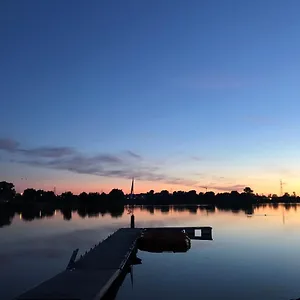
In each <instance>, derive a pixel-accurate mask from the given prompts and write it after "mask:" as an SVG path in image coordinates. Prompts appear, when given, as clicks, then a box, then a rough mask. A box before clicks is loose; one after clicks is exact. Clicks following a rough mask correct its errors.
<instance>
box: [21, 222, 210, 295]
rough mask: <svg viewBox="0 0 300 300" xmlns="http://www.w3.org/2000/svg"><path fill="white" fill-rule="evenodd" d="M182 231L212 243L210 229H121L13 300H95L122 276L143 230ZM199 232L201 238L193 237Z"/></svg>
mask: <svg viewBox="0 0 300 300" xmlns="http://www.w3.org/2000/svg"><path fill="white" fill-rule="evenodd" d="M145 229H146V230H151V229H154V230H157V229H158V230H160V229H161V230H162V229H164V230H172V231H174V230H183V229H184V230H185V232H186V233H187V234H188V236H189V237H190V238H191V239H200V240H212V228H211V227H161V228H121V229H119V230H117V231H116V232H115V233H114V234H112V235H111V236H109V237H108V238H107V239H106V240H104V241H103V242H101V243H99V244H98V245H95V247H94V248H91V250H90V251H89V252H87V253H86V254H85V255H84V256H82V257H80V258H79V259H78V260H75V257H76V254H77V252H78V249H76V250H75V251H74V253H73V255H72V257H71V259H70V262H69V264H68V266H67V269H66V270H65V271H63V272H61V273H59V274H58V275H56V276H54V277H53V278H51V279H49V280H47V281H45V282H43V283H41V284H40V285H38V286H36V287H35V288H33V289H31V290H29V291H28V292H25V293H24V294H22V295H21V296H19V297H17V298H16V300H99V299H101V298H103V296H104V295H105V294H106V293H107V291H108V290H109V288H110V287H111V286H112V284H113V283H114V282H115V281H116V279H117V278H118V277H119V276H120V275H121V274H122V273H123V271H124V268H125V266H126V264H127V262H128V259H129V258H130V256H131V254H132V253H133V252H134V253H135V250H136V241H137V239H138V237H139V236H140V235H141V233H142V231H143V230H145ZM197 231H201V235H198V234H196V233H197Z"/></svg>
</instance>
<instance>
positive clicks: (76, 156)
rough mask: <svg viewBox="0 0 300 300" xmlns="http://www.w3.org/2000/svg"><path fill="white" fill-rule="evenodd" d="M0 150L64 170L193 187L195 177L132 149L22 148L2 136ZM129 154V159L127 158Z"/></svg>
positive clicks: (15, 158) (16, 158)
mask: <svg viewBox="0 0 300 300" xmlns="http://www.w3.org/2000/svg"><path fill="white" fill-rule="evenodd" d="M0 141H2V142H1V143H0V150H2V151H5V152H8V153H12V152H13V155H14V156H13V159H10V161H12V162H16V163H22V164H26V165H30V166H35V167H43V168H49V169H56V170H65V171H69V172H73V173H78V174H89V175H96V176H104V177H119V178H126V179H131V178H132V177H135V178H137V179H140V180H145V181H156V182H158V181H159V182H164V183H166V184H173V185H182V186H190V187H196V186H197V183H198V182H197V181H194V180H190V179H186V178H180V177H176V176H170V175H168V174H166V173H165V171H164V169H162V166H159V165H157V164H153V163H151V162H147V161H146V160H144V159H142V157H141V156H140V155H138V154H136V153H135V152H133V151H130V150H127V151H124V152H122V153H120V154H119V155H113V154H107V153H100V154H97V155H92V156H91V155H86V154H84V153H81V152H80V151H77V150H76V149H73V148H71V147H38V148H29V149H24V148H21V147H20V146H19V143H18V142H16V141H14V140H11V139H2V140H0ZM130 158H133V159H130Z"/></svg>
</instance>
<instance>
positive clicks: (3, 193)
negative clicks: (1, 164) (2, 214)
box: [0, 181, 16, 201]
mask: <svg viewBox="0 0 300 300" xmlns="http://www.w3.org/2000/svg"><path fill="white" fill-rule="evenodd" d="M15 195H16V191H15V186H14V184H13V183H10V182H6V181H1V182H0V200H2V201H11V200H12V199H14V197H15Z"/></svg>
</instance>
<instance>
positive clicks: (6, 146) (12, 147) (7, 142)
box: [0, 138, 19, 152]
mask: <svg viewBox="0 0 300 300" xmlns="http://www.w3.org/2000/svg"><path fill="white" fill-rule="evenodd" d="M18 146H19V143H18V142H16V141H15V140H13V139H6V138H2V139H0V150H4V151H7V152H14V151H16V150H17V149H18Z"/></svg>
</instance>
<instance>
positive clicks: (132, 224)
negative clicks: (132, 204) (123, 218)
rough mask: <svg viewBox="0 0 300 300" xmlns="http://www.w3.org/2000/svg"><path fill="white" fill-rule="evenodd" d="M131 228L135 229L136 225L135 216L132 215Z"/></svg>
mask: <svg viewBox="0 0 300 300" xmlns="http://www.w3.org/2000/svg"><path fill="white" fill-rule="evenodd" d="M130 228H135V225H134V215H131V217H130Z"/></svg>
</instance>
